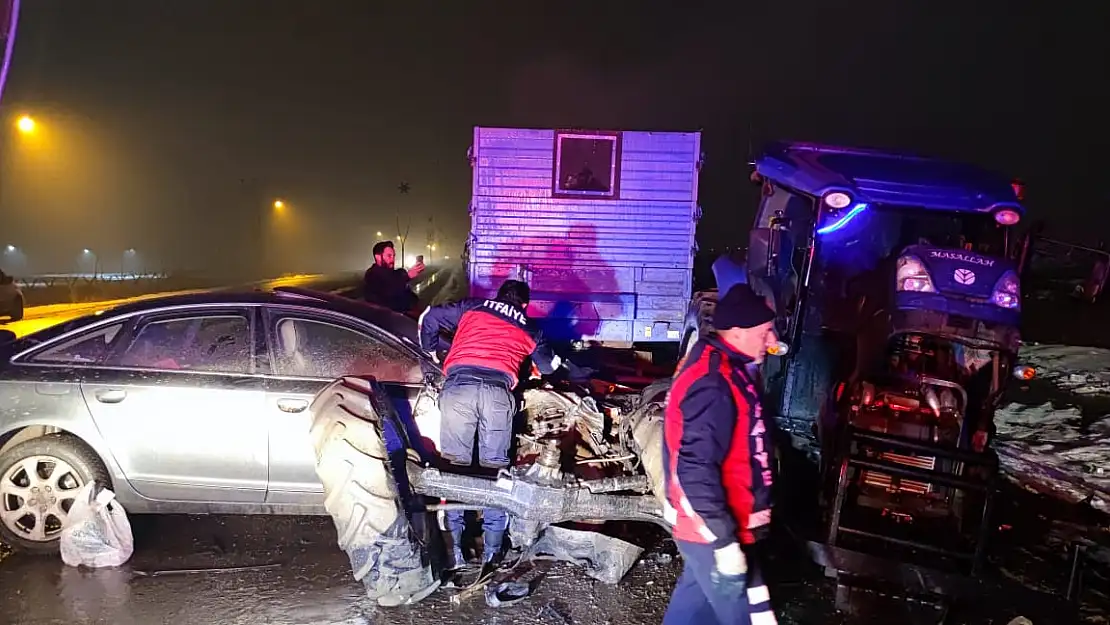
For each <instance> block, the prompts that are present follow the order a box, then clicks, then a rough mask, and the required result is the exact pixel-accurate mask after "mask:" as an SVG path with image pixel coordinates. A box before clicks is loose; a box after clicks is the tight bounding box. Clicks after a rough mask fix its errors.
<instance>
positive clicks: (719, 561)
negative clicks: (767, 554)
mask: <svg viewBox="0 0 1110 625" xmlns="http://www.w3.org/2000/svg"><path fill="white" fill-rule="evenodd" d="M713 560H714V561H715V562H716V566H715V567H713V572H712V573H711V574H710V576H709V578H710V579H711V580H712V581H713V584H714V585H715V586H717V587H718V591H719V592H723V593H725V594H728V595H740V594H742V593H743V592H744V586H745V583H746V581H747V580H746V574H747V572H748V561H747V559H746V558H745V557H744V552H743V551H741V550H740V543H730V544H728V545H726V546H724V547H721V548H720V549H717V550H715V551H714V552H713Z"/></svg>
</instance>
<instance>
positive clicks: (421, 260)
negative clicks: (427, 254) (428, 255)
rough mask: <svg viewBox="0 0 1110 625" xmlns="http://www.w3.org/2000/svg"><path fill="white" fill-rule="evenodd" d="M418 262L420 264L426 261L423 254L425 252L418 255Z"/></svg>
mask: <svg viewBox="0 0 1110 625" xmlns="http://www.w3.org/2000/svg"><path fill="white" fill-rule="evenodd" d="M416 262H417V263H418V264H419V263H422V262H424V255H423V254H421V255H419V256H417V257H416Z"/></svg>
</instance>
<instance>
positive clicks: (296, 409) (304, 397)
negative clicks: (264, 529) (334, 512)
mask: <svg viewBox="0 0 1110 625" xmlns="http://www.w3.org/2000/svg"><path fill="white" fill-rule="evenodd" d="M265 319H266V328H267V332H266V335H267V337H268V343H269V345H270V361H271V367H272V375H271V376H270V380H269V381H268V382H267V384H268V387H269V388H268V391H267V393H266V415H267V418H268V420H269V431H270V462H269V464H270V482H269V493H268V494H267V497H266V502H267V503H271V504H289V505H310V506H318V505H322V503H323V492H324V490H323V487H322V486H321V485H320V479H319V478H318V477H317V476H316V455H315V452H314V451H313V449H312V443H311V441H310V440H309V437H308V430H309V427H310V426H311V425H312V423H311V419H312V417H311V414H310V413H309V411H308V405H309V403H311V401H312V399H313V397H314V396H315V394H316V393H317V392H319V391H320V390H321V389H323V388H324V387H325V386H327V385H328V384H329V383H331V382H332V381H333V380H335V379H336V378H338V377H341V376H344V375H372V376H374V377H375V378H377V379H378V381H380V382H382V383H383V384H384V385H385V386H386V389H387V392H389V393H390V395H391V396H393V398H394V399H395V401H394V405H396V406H397V408H398V410H400V411H411V410H412V403H413V401H414V400H415V398H416V395H417V393H418V392H419V390H420V388H421V386H422V380H423V375H422V372H421V369H420V360H419V358H418V357H417V356H416V354H414V353H412V352H411V351H410V350H408V349H406V348H405V347H403V346H401V345H400V344H399V343H397V342H395V340H393V339H392V338H391V337H389V336H388V335H386V334H384V333H382V332H380V331H378V330H377V328H375V327H373V326H371V325H370V324H367V323H365V322H362V321H359V320H356V319H354V318H351V317H347V316H345V315H339V314H335V315H332V314H329V313H326V312H324V311H318V310H312V309H297V308H292V307H289V308H284V307H275V308H269V309H267V311H266V314H265Z"/></svg>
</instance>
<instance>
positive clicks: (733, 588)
mask: <svg viewBox="0 0 1110 625" xmlns="http://www.w3.org/2000/svg"><path fill="white" fill-rule="evenodd" d="M675 544H677V545H678V551H679V553H681V554H682V559H683V567H682V575H681V576H680V577H679V578H678V582H677V583H675V586H674V593H673V594H672V595H671V603H670V604H669V605H668V606H667V612H666V613H665V614H664V615H663V625H776V624H777V621H776V620H775V613H774V611H772V609H771V594H770V592H769V591H768V590H767V583H766V582H765V581H764V580H763V572H762V569H761V567H760V560H761V557H760V555H759V552H758V551H759V550H758V549H752V548H748V547H745V548H744V555H745V557H746V559H747V562H748V572H747V573H746V574H744V575H740V576H736V577H732V576H725V575H720V574H719V573H717V563H716V560H715V559H714V557H713V547H711V546H710V545H706V544H701V543H692V542H686V541H684V540H676V541H675Z"/></svg>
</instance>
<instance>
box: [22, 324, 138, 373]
mask: <svg viewBox="0 0 1110 625" xmlns="http://www.w3.org/2000/svg"><path fill="white" fill-rule="evenodd" d="M122 329H123V324H122V323H115V324H112V325H109V326H105V327H103V328H99V329H97V330H93V331H92V332H86V333H85V334H82V335H80V336H78V337H75V338H72V339H69V340H68V341H63V342H62V343H61V344H60V345H58V346H56V347H51V348H49V349H46V350H44V351H42V352H40V353H38V354H35V355H34V356H31V357H30V358H28V359H27V361H28V362H39V363H50V364H60V365H77V364H82V365H86V364H97V363H99V362H100V361H101V360H103V359H104V357H105V356H107V355H108V351H109V350H110V348H111V347H112V343H113V342H114V341H115V340H116V339H117V338H119V337H120V330H122Z"/></svg>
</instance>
